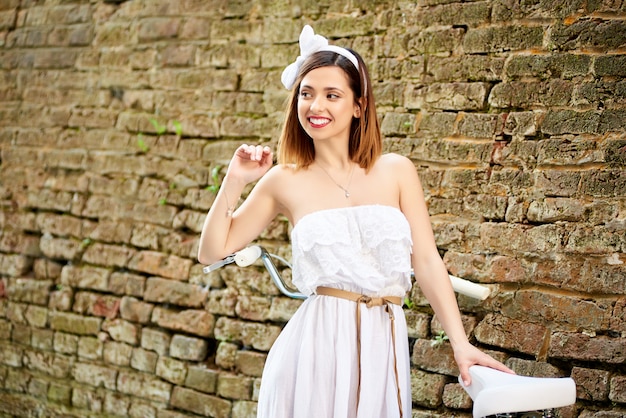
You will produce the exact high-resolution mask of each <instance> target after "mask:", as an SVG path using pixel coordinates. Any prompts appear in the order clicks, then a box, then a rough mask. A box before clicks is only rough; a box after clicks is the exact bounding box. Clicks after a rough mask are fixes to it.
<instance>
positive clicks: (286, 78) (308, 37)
mask: <svg viewBox="0 0 626 418" xmlns="http://www.w3.org/2000/svg"><path fill="white" fill-rule="evenodd" d="M318 51H332V52H336V53H337V54H339V55H342V56H344V57H346V58H347V59H349V60H350V62H351V63H352V64H354V67H355V68H356V69H357V70H358V69H359V61H358V60H357V59H356V57H355V56H354V54H352V53H351V52H350V51H348V50H347V49H345V48H342V47H339V46H335V45H328V39H326V38H324V37H323V36H322V35H316V34H315V32H313V28H312V27H311V26H309V25H305V26H304V28H302V32H301V33H300V55H299V56H298V58H296V60H295V61H294V62H293V63H291V64H289V65H288V66H287V68H285V69H284V70H283V74H282V75H281V76H280V81H281V82H282V83H283V85H284V86H285V87H286V88H287V89H289V90H291V89H292V88H293V85H294V83H295V82H296V77H298V71H299V70H300V66H302V63H303V62H304V60H306V59H307V58H308V57H309V56H311V55H312V54H314V53H315V52H318Z"/></svg>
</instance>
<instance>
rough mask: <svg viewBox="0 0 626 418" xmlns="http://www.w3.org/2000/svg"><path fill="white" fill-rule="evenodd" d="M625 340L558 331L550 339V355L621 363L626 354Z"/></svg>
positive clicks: (561, 357)
mask: <svg viewBox="0 0 626 418" xmlns="http://www.w3.org/2000/svg"><path fill="white" fill-rule="evenodd" d="M624 342H625V341H624V338H611V337H604V336H596V337H591V336H589V335H585V334H578V333H567V332H557V333H554V334H553V335H552V338H551V339H550V348H549V350H548V355H550V356H551V357H554V358H559V359H572V360H582V361H599V362H604V363H609V364H621V363H623V362H624V360H625V359H624V357H625V356H626V354H625V353H624V350H623V347H624Z"/></svg>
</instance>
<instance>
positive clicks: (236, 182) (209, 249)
mask: <svg viewBox="0 0 626 418" xmlns="http://www.w3.org/2000/svg"><path fill="white" fill-rule="evenodd" d="M271 167H272V151H271V149H270V148H269V147H263V146H260V145H245V144H244V145H241V146H239V148H237V150H236V151H235V153H234V155H233V158H232V159H231V162H230V164H229V165H228V170H227V172H226V176H225V177H224V180H223V181H222V185H221V187H220V189H219V191H218V193H217V196H216V197H215V201H214V202H213V204H212V205H211V209H210V210H209V213H208V214H207V217H206V219H205V221H204V225H203V227H202V233H201V234H200V244H199V247H198V261H199V262H200V263H202V264H210V263H213V262H215V261H217V260H220V259H222V258H224V257H226V256H228V255H230V254H232V253H233V252H235V251H237V250H239V249H241V248H243V247H244V246H245V245H247V244H248V243H250V241H252V240H254V239H255V238H256V237H257V236H258V235H259V234H260V233H261V232H262V231H263V229H264V228H265V227H266V226H267V225H268V223H269V222H270V221H271V220H272V219H273V218H274V217H275V216H276V214H277V204H276V201H275V198H274V196H273V194H272V193H271V187H270V185H268V184H267V183H268V181H265V180H266V177H267V176H266V177H264V175H265V174H266V173H267V172H268V170H270V168H271ZM262 177H263V178H262ZM259 179H261V180H260V181H259V183H257V185H256V186H255V187H254V189H253V191H252V192H251V193H250V195H249V196H248V198H247V199H246V201H245V202H244V203H243V204H242V205H241V206H240V207H239V208H236V205H237V203H238V202H239V200H240V198H241V194H242V192H243V190H244V188H245V187H246V185H247V184H249V183H252V182H254V181H257V180H259Z"/></svg>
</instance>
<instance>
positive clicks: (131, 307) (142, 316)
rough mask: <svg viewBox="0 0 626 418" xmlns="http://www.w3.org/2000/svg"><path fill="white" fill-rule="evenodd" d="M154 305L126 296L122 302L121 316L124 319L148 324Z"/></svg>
mask: <svg viewBox="0 0 626 418" xmlns="http://www.w3.org/2000/svg"><path fill="white" fill-rule="evenodd" d="M153 308H154V305H152V304H150V303H146V302H142V301H141V300H139V299H137V298H134V297H130V296H125V297H123V298H122V300H121V303H120V316H121V317H122V319H125V320H127V321H131V322H138V323H140V324H147V323H148V322H149V321H150V316H151V315H152V309H153Z"/></svg>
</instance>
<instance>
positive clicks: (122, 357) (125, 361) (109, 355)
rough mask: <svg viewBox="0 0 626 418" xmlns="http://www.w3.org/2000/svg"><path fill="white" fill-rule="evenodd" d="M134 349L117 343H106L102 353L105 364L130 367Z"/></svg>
mask: <svg viewBox="0 0 626 418" xmlns="http://www.w3.org/2000/svg"><path fill="white" fill-rule="evenodd" d="M132 351H133V347H132V346H130V345H128V344H124V343H122V342H117V341H106V342H105V343H104V349H103V351H102V358H103V360H104V362H105V363H108V364H113V365H116V366H129V365H130V356H131V355H132Z"/></svg>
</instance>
